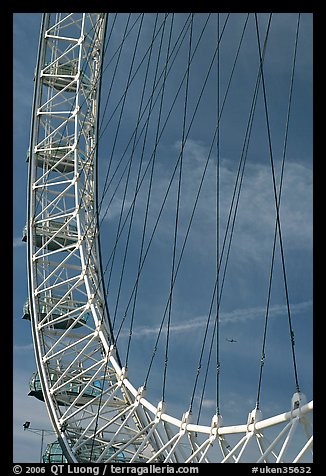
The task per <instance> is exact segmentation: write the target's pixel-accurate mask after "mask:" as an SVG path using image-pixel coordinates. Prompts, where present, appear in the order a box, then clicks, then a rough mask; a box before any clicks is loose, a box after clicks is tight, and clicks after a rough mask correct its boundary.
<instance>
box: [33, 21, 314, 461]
mask: <svg viewBox="0 0 326 476" xmlns="http://www.w3.org/2000/svg"><path fill="white" fill-rule="evenodd" d="M233 15H234V17H235V19H234V21H235V24H234V28H235V33H232V37H233V38H236V41H235V42H234V47H233V50H232V48H231V46H230V45H229V49H227V53H226V55H227V57H228V61H229V63H228V66H227V67H226V69H225V70H224V69H222V60H223V59H225V57H224V56H223V55H224V54H223V53H222V52H223V50H222V47H224V45H225V44H228V43H227V40H226V38H227V37H228V35H231V31H232V29H231V28H230V24H231V21H232V16H233ZM240 17H241V18H240ZM240 17H239V16H237V14H231V15H230V14H223V15H221V16H219V14H154V13H151V14H129V15H127V14H126V15H124V14H107V13H46V14H44V15H43V19H42V25H41V33H40V43H39V51H38V58H37V67H36V70H35V78H34V81H35V89H34V100H33V113H32V122H31V139H30V149H29V157H28V162H29V179H28V206H27V224H26V228H25V230H24V240H25V241H26V242H27V249H28V252H27V257H28V283H29V296H28V302H27V303H26V307H25V310H24V317H25V318H26V319H29V320H30V321H31V327H32V336H33V345H34V351H35V359H36V364H37V371H36V372H35V374H34V375H33V378H32V380H31V384H30V395H33V396H35V397H36V398H38V399H40V400H43V401H44V402H45V405H46V408H47V411H48V414H49V419H50V421H51V424H52V426H53V428H54V430H55V432H56V434H57V438H58V442H56V445H58V444H59V445H60V447H61V448H62V450H63V452H64V456H65V458H66V459H67V461H69V462H77V463H86V462H99V463H101V462H103V463H104V462H120V463H121V462H123V463H151V462H154V463H155V462H159V463H205V462H221V463H231V462H232V463H233V462H235V463H237V462H254V461H255V462H258V463H259V462H276V463H282V462H284V461H291V462H294V463H296V462H302V461H303V462H306V461H312V443H313V436H312V410H313V402H312V401H309V402H307V401H306V398H305V395H304V393H303V391H301V388H300V385H299V377H298V373H299V370H298V368H297V361H296V348H295V341H294V325H293V318H292V315H291V312H290V310H291V309H290V302H289V298H288V294H289V289H288V286H287V281H286V273H285V270H286V268H285V258H286V253H285V251H286V250H284V247H283V235H282V226H281V216H282V201H281V197H282V193H281V192H282V183H283V172H284V177H286V170H285V171H284V159H285V157H286V147H285V146H284V149H283V151H282V153H281V154H279V155H281V156H282V159H283V162H282V163H283V165H282V171H281V175H280V176H281V179H280V180H278V179H276V170H275V169H276V165H275V160H274V157H273V154H272V150H273V148H272V144H273V146H274V143H273V141H272V140H271V136H272V134H273V130H272V129H271V128H270V124H272V122H273V121H272V120H271V118H270V117H269V115H268V114H269V109H268V107H267V106H269V104H268V96H267V91H268V87H269V85H268V81H267V74H268V68H269V65H268V54H269V50H268V48H269V38H270V35H271V25H272V24H273V22H272V21H271V16H268V15H267V16H266V19H265V22H263V21H262V20H261V19H260V18H259V15H256V14H248V15H243V16H242V15H240ZM264 18H265V17H264ZM295 18H296V21H295V23H294V24H293V29H292V30H291V34H292V36H291V38H292V43H291V47H289V50H291V52H292V53H293V56H292V59H293V61H292V62H291V64H290V66H289V71H290V73H289V76H288V78H289V81H288V82H287V83H286V92H287V94H289V93H290V99H291V97H292V90H293V81H294V77H295V75H294V72H295V62H296V61H295V60H296V53H297V43H298V35H299V24H300V21H299V20H300V15H297V16H296V17H295ZM259 21H260V23H259ZM229 28H230V30H229ZM229 31H230V33H229ZM205 35H206V38H207V41H209V42H210V44H211V45H212V46H211V47H210V48H211V49H210V48H207V42H206V43H205V42H204V40H203V38H204V37H205ZM246 41H253V42H255V45H256V47H257V50H256V63H255V65H256V68H255V71H254V72H252V78H253V80H252V82H251V83H250V86H248V89H250V91H251V92H252V95H251V96H250V99H248V100H246V101H247V102H245V101H244V103H243V104H242V103H241V99H240V96H241V95H240V96H239V97H236V99H235V102H232V100H229V92H230V91H232V88H233V81H234V77H235V74H236V71H237V67H238V64H239V63H241V61H244V60H243V59H241V58H242V57H241V52H242V48H245V46H244V45H245V43H246ZM220 48H221V49H220ZM204 53H205V54H206V53H207V55H206V56H205V54H204ZM106 58H109V59H108V61H107V63H105V60H106ZM245 58H247V59H248V57H246V56H245ZM247 59H246V60H245V61H247ZM205 61H206V63H205ZM238 62H239V63H238ZM181 66H182V67H181ZM193 71H197V73H198V71H199V72H202V76H200V75H196V76H193V75H192V74H193ZM223 74H225V78H227V79H225V81H224V82H223V80H222V78H223ZM247 83H248V84H249V82H248V80H247V78H246V77H241V84H242V88H243V90H245V89H246V88H247ZM101 90H102V93H101ZM238 91H239V88H238ZM242 92H243V91H240V93H242ZM104 93H106V94H107V96H106V97H105V96H104ZM214 95H215V96H214ZM228 101H230V102H231V107H230V110H232V111H233V119H231V121H233V125H234V131H233V133H232V135H233V137H231V138H229V139H228V140H229V143H230V147H231V146H234V147H235V144H236V142H237V138H236V135H237V133H236V131H237V130H238V129H239V127H240V126H239V122H238V119H239V116H241V112H240V111H241V110H242V107H243V108H245V107H246V111H247V112H246V117H247V118H248V111H249V119H247V122H245V127H244V129H241V137H242V139H243V137H244V142H243V149H242V152H241V153H240V154H238V158H239V162H238V165H239V168H238V169H235V172H234V174H233V175H232V176H233V177H234V180H233V179H232V180H233V181H232V180H231V178H230V177H231V172H232V170H231V169H232V166H231V165H230V162H229V161H228V160H229V159H225V158H224V163H226V162H227V166H226V167H225V168H224V169H223V170H224V175H223V173H222V171H221V169H222V167H221V164H222V158H221V157H222V156H221V154H220V147H222V144H223V134H224V129H223V128H224V122H223V120H224V117H225V116H226V114H227V112H226V111H227V107H228V104H229V102H228ZM212 103H213V104H212ZM257 104H260V106H257ZM291 104H292V103H291V102H290V101H289V105H287V106H286V107H285V109H284V111H285V114H284V118H285V120H284V127H283V129H282V136H284V133H285V137H286V140H287V137H288V125H289V124H291V118H292V116H291V114H290V112H291V108H290V105H291ZM210 106H213V107H212V110H213V111H212V110H210ZM259 107H260V108H261V117H264V121H265V122H264V124H267V139H266V144H267V145H266V144H265V147H266V149H267V152H266V153H265V152H264V153H263V154H265V155H266V156H267V159H266V160H268V161H269V166H270V167H271V169H270V170H271V182H270V185H271V187H270V195H268V200H267V201H269V199H270V197H271V201H270V202H271V216H272V223H273V226H272V228H271V230H272V233H271V235H270V237H271V240H270V242H269V243H270V247H269V248H268V249H269V255H268V256H269V260H270V259H271V256H272V265H271V268H270V269H271V273H270V277H269V279H267V280H266V286H265V289H266V290H267V291H268V304H267V310H266V315H265V316H262V318H261V320H260V326H261V327H260V330H262V331H263V333H262V338H261V339H260V340H259V339H258V338H257V341H258V340H259V344H257V349H258V348H259V349H260V350H259V352H258V354H257V355H256V356H255V358H256V360H255V361H256V365H257V366H256V370H257V375H258V381H257V378H256V381H257V387H258V391H256V389H254V390H253V393H254V394H255V398H256V400H255V401H254V402H253V404H252V408H251V410H250V411H249V412H248V411H246V406H245V405H244V413H243V417H242V419H241V420H240V421H238V422H236V423H235V422H231V423H230V424H228V423H227V421H225V419H224V417H223V418H222V416H223V399H222V394H223V391H222V387H223V380H222V375H223V365H224V360H223V355H222V353H223V349H224V348H225V347H226V348H227V352H231V350H230V348H232V352H233V349H239V346H238V344H239V341H240V340H241V336H239V335H235V336H234V335H233V336H227V335H224V334H223V329H222V327H221V325H222V321H221V308H222V302H223V298H222V297H223V296H224V294H223V293H227V292H228V290H227V289H228V288H227V285H226V284H225V283H226V279H225V278H227V272H226V271H227V266H228V265H229V262H228V259H229V256H230V255H231V253H232V246H233V243H234V237H233V235H234V234H235V233H236V223H237V221H236V219H238V218H237V217H238V206H239V203H240V195H241V194H242V195H241V197H242V196H243V195H244V196H246V190H247V191H248V190H249V189H250V187H249V188H248V189H245V188H242V187H245V185H243V184H244V181H243V177H244V173H245V167H247V169H248V167H250V165H248V164H247V165H246V159H247V155H248V149H249V143H250V134H251V131H252V130H253V124H254V120H255V118H256V116H255V111H256V109H257V110H258V108H259ZM199 111H201V113H200V112H199ZM105 113H106V114H108V115H109V116H105ZM257 114H258V112H257ZM108 117H109V118H108ZM266 119H267V120H266ZM269 119H270V121H269ZM258 120H260V119H258ZM265 127H266V126H265ZM194 131H196V132H194ZM105 133H106V134H107V136H105V135H104V134H105ZM168 134H171V136H173V138H172V139H171V142H170V145H168V144H167V142H164V137H165V138H166V136H167V135H168ZM105 137H109V139H105ZM273 139H274V137H273ZM105 140H110V142H109V143H106V144H105V145H104V146H103V147H105V149H104V148H103V149H101V141H103V142H105ZM259 140H260V139H258V140H257V141H258V142H259ZM205 141H206V143H205ZM171 144H172V145H171ZM207 144H208V145H207ZM231 148H232V147H231ZM105 150H106V151H109V152H106V154H107V155H108V156H109V157H106V156H105ZM254 153H255V152H254V151H253V154H254ZM104 164H105V165H104ZM104 166H105V167H106V168H104ZM252 170H254V166H252ZM255 170H256V169H255ZM260 170H261V169H260ZM264 170H265V169H264ZM187 173H188V175H187ZM255 177H256V179H257V180H258V179H259V177H260V179H261V175H260V176H259V177H258V175H256V176H255ZM156 178H157V180H156ZM224 179H226V181H229V182H230V183H231V182H232V183H233V192H232V193H231V192H227V193H226V195H227V199H228V201H227V202H223V203H222V201H223V198H222V193H223V191H224V189H223V180H224ZM155 180H156V181H155ZM196 180H197V181H196ZM284 180H285V178H284ZM212 183H213V184H215V185H214V186H215V189H213V190H212V188H210V187H209V185H210V184H212ZM257 183H258V182H257ZM100 190H102V191H103V193H102V194H101V193H100ZM228 193H229V195H228ZM248 193H249V192H248ZM172 195H173V197H174V200H173V199H172V198H171V197H172ZM212 197H213V198H212ZM200 200H202V203H204V204H205V208H204V207H203V208H202V209H201V213H200V214H198V213H197V209H198V208H199V206H200V205H198V204H199V203H200ZM224 203H227V204H228V205H227V206H225V207H224V208H223V209H222V204H223V206H224ZM183 204H186V205H187V206H186V205H184V208H182V205H183ZM215 205H216V206H215ZM197 207H198V208H197ZM171 209H173V210H174V214H173V217H172V218H170V217H169V218H167V216H168V215H169V214H168V212H167V211H166V210H171ZM225 209H227V210H228V211H229V215H227V214H224V210H225ZM139 211H140V212H139ZM137 212H139V214H138V215H137ZM239 213H240V212H239ZM205 214H206V215H205ZM204 215H205V216H204ZM164 216H166V220H165V221H164ZM197 217H200V218H201V219H200V220H199V218H198V224H199V226H198V228H197V230H196V229H195V228H193V227H194V226H195V225H194V223H195V222H196V219H197ZM204 218H205V219H206V218H207V221H206V222H204V221H203V219H204ZM211 222H214V223H213V225H212V226H213V227H214V233H215V243H213V244H212V243H211V242H210V240H209V239H208V231H207V228H206V225H207V224H208V223H211ZM162 223H163V224H162ZM220 223H221V225H219V224H220ZM105 224H107V225H108V229H109V231H107V232H105V231H104V225H105ZM223 224H224V225H223ZM222 225H223V226H224V228H223V226H222ZM263 226H264V225H263ZM193 230H195V231H193ZM233 232H234V233H233ZM105 233H107V234H105ZM168 235H169V236H170V237H172V238H171V241H169V244H168V245H167V240H168V239H167V236H168ZM191 240H193V241H192V242H191ZM191 243H192V244H191ZM199 243H200V244H201V245H202V247H203V248H204V250H202V251H200V252H198V254H197V253H196V252H194V250H195V249H198V248H199ZM277 244H278V245H277ZM276 245H277V246H276ZM196 246H197V248H196ZM209 247H212V250H213V254H212V255H211V257H210V258H208V259H207V257H206V255H205V257H204V259H203V261H202V262H200V259H199V258H200V257H201V255H203V254H205V253H204V251H207V250H206V249H205V248H209ZM167 248H168V250H167ZM188 250H189V254H188V256H190V257H191V260H189V261H183V260H184V256H186V255H187V252H188ZM275 250H276V251H275ZM277 250H279V255H280V261H279V267H280V270H281V271H284V273H283V274H282V275H281V278H280V281H281V283H282V286H283V285H284V287H285V297H286V310H287V319H286V327H285V329H286V332H284V334H286V339H287V341H288V349H289V352H288V354H289V359H288V360H289V362H288V363H285V362H284V366H283V364H282V371H283V369H284V368H285V367H286V366H288V367H289V368H290V371H289V372H290V374H291V375H292V378H293V392H292V394H290V395H288V406H286V407H285V408H284V409H283V411H278V412H275V413H274V414H272V415H269V416H268V417H265V416H264V405H263V401H262V400H263V398H262V397H261V393H262V392H261V389H262V388H263V385H264V375H265V374H264V372H265V367H266V368H267V366H268V357H269V355H270V350H269V348H268V345H267V342H268V329H269V326H270V314H271V312H272V311H271V308H269V307H268V306H269V303H270V295H271V288H272V281H273V279H272V278H273V276H274V275H273V269H274V268H275V267H276V264H275V254H276V252H277ZM154 259H156V263H157V264H156V265H155V267H153V268H152V270H153V271H150V267H146V266H147V263H148V262H151V260H154ZM189 262H191V264H192V265H193V266H194V267H193V268H191V267H190V265H189ZM208 262H210V264H211V266H212V269H213V271H212V275H211V276H210V283H211V285H210V288H209V289H205V288H207V285H206V281H205V283H204V277H203V276H204V272H205V271H204V270H205V269H207V263H208ZM184 263H185V264H184ZM183 265H184V266H183ZM182 266H183V268H182ZM180 275H181V278H180ZM187 279H188V280H189V281H191V282H192V283H194V287H193V288H191V293H193V296H188V297H187V298H184V292H185V289H184V288H186V287H187V288H188V291H189V285H187V284H185V283H187ZM179 284H180V288H179V289H178V287H177V286H178V285H179ZM163 288H164V289H165V291H164V292H163V291H162V289H163ZM197 291H198V292H197ZM200 294H201V295H204V296H205V300H206V301H205V302H206V311H205V312H206V316H205V319H201V320H199V318H198V319H197V320H196V319H195V318H193V315H191V309H192V308H193V309H195V306H197V304H198V303H199V301H200V298H199V297H198V296H199V295H200ZM175 296H177V297H175ZM265 296H266V294H265ZM145 297H147V298H148V303H146V300H145ZM143 298H144V300H142V299H143ZM183 299H186V301H182V300H183ZM181 301H182V305H181V304H180V302H181ZM207 302H208V305H207ZM178 305H179V306H180V308H179V309H182V310H183V317H185V316H186V317H185V318H184V319H183V320H180V319H177V318H176V317H174V314H173V313H174V310H175V309H176V307H177V306H178ZM146 306H147V307H146ZM196 312H200V311H199V309H197V308H196ZM202 312H203V313H204V311H202ZM187 313H188V314H187ZM162 314H163V317H162ZM180 315H181V314H180ZM187 315H189V316H190V317H189V318H187ZM137 316H139V317H137ZM137 319H138V321H137ZM181 321H182V322H181ZM203 322H204V323H205V324H204V325H203ZM137 323H138V324H139V325H138V327H137ZM190 325H192V326H193V328H195V327H196V326H197V325H198V332H197V335H196V337H195V338H192V340H191V342H190V341H189V340H188V339H187V337H186V338H185V340H186V342H185V343H183V344H181V343H180V339H179V336H180V335H181V334H182V332H184V330H185V329H186V328H187V326H188V327H189V326H190ZM174 332H176V334H174ZM282 332H283V331H282ZM175 335H176V337H174V336H175ZM259 335H260V334H259ZM147 336H151V338H152V340H151V341H150V342H149V341H148V340H147ZM282 338H283V337H282ZM284 339H285V338H284ZM187 340H188V342H187ZM254 341H255V336H252V345H253V346H254V345H255V343H254ZM260 344H261V345H260ZM259 345H260V347H259ZM183 346H184V347H183ZM237 346H238V347H237ZM235 352H237V350H236V351H235ZM276 352H277V350H276ZM253 353H254V352H253ZM288 354H287V355H288ZM140 357H142V358H143V360H140ZM191 359H193V360H191ZM177 361H181V362H182V364H183V367H184V370H180V369H178V370H176V369H174V367H175V366H176V365H177ZM140 362H142V363H140ZM156 362H158V363H157V366H156V367H155V365H156ZM205 366H206V367H205ZM174 370H175V373H176V378H177V380H178V384H175V386H172V388H170V389H168V383H167V382H168V380H169V376H170V375H171V374H172V373H173V372H174ZM287 375H288V374H287ZM189 376H191V377H189ZM241 377H242V378H243V379H244V380H246V375H242V376H239V377H238V378H239V379H241ZM189 378H191V384H189V387H188V388H186V384H185V383H184V382H185V381H186V379H189ZM286 378H288V377H287V376H286ZM170 380H172V377H170ZM209 387H212V388H213V390H212V391H213V394H214V397H206V395H207V394H206V393H205V392H208V391H209V390H208V389H209ZM161 389H162V391H161ZM183 389H184V393H185V394H186V393H187V395H185V400H184V401H185V402H188V403H184V402H183V403H182V404H180V406H177V405H176V404H174V402H173V399H175V401H177V400H178V398H179V397H177V396H176V394H177V393H178V395H180V394H182V393H183ZM240 397H241V395H240ZM169 398H170V400H171V402H170V401H169ZM205 398H206V400H205ZM209 398H213V400H214V402H215V403H214V404H213V406H212V408H213V410H212V412H211V414H210V415H209V412H208V411H207V408H206V409H205V401H206V403H207V402H208V401H210V400H209ZM182 405H183V407H182ZM174 407H175V409H174ZM171 409H172V411H171Z"/></svg>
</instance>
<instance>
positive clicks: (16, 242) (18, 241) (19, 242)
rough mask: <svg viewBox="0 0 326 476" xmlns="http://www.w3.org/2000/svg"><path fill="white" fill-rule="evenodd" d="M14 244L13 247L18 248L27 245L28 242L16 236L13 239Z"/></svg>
mask: <svg viewBox="0 0 326 476" xmlns="http://www.w3.org/2000/svg"><path fill="white" fill-rule="evenodd" d="M12 246H13V248H18V247H20V246H26V243H24V241H22V239H21V237H19V238H18V237H16V238H14V239H13V241H12Z"/></svg>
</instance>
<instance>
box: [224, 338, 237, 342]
mask: <svg viewBox="0 0 326 476" xmlns="http://www.w3.org/2000/svg"><path fill="white" fill-rule="evenodd" d="M225 340H227V341H228V342H238V341H236V340H235V339H228V338H226V339H225Z"/></svg>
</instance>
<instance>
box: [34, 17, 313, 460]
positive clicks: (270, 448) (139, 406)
mask: <svg viewBox="0 0 326 476" xmlns="http://www.w3.org/2000/svg"><path fill="white" fill-rule="evenodd" d="M106 20H107V14H104V13H102V14H100V13H69V14H44V17H43V22H42V28H41V35H40V47H39V56H38V66H37V69H36V75H35V93H34V105H33V117H32V127H31V142H30V157H29V184H28V210H27V242H28V253H27V255H28V282H29V302H30V314H31V322H32V334H33V342H34V349H35V356H36V362H37V369H38V375H39V378H40V384H41V388H42V394H43V398H44V401H45V403H46V407H47V410H48V413H49V417H50V420H51V422H52V425H53V427H54V429H55V431H56V432H57V435H58V438H59V441H60V444H61V446H62V447H63V449H64V452H65V456H66V457H67V459H68V461H71V462H86V461H90V460H92V461H96V462H108V461H119V462H121V461H125V462H172V463H173V462H183V463H190V462H193V463H197V462H199V463H200V462H210V461H213V462H215V461H217V462H241V461H246V458H247V456H246V455H247V451H248V449H249V448H250V447H251V446H252V445H251V443H250V441H256V442H257V451H258V453H257V455H256V456H255V459H256V460H257V462H260V461H264V462H283V461H287V457H288V456H287V453H286V452H287V450H289V449H290V448H291V445H292V443H293V441H294V439H295V438H294V434H295V433H298V432H299V428H303V429H304V432H305V438H304V441H303V442H301V443H300V445H299V448H298V449H297V450H296V451H295V452H294V453H293V454H291V455H290V460H291V461H293V462H300V461H302V460H303V459H304V458H307V457H308V455H310V451H311V449H312V431H311V422H310V421H309V415H310V414H311V412H312V409H313V403H312V402H309V403H307V404H306V403H305V401H304V396H303V395H302V394H299V393H298V394H295V395H294V396H293V398H292V403H291V406H290V410H289V411H287V412H285V413H283V414H280V415H277V416H274V417H272V418H268V419H266V420H263V419H262V415H261V413H260V411H259V410H257V409H255V410H253V412H251V413H250V414H249V417H248V421H247V422H246V423H245V424H242V425H236V426H223V425H222V418H221V416H217V415H214V416H213V418H212V422H211V425H210V426H203V425H196V424H192V423H191V415H190V414H189V412H186V413H185V414H184V415H183V417H182V418H181V419H177V418H175V417H172V416H170V415H169V414H168V413H166V412H165V405H164V403H163V402H159V403H158V404H157V406H155V405H153V404H152V403H150V402H149V401H148V400H146V398H145V390H144V388H142V387H141V388H139V389H136V388H134V386H133V385H132V384H131V382H130V381H129V379H128V378H127V372H126V369H125V368H122V367H121V364H120V362H119V358H118V356H117V354H116V350H115V347H114V342H113V338H112V334H111V331H110V322H109V318H108V317H107V315H106V312H105V298H104V293H103V292H102V288H101V284H102V283H101V270H100V266H101V264H100V259H99V251H98V242H97V234H98V227H97V216H96V193H95V187H96V177H95V174H96V147H97V146H96V143H97V142H96V141H97V117H98V105H99V91H100V76H101V62H102V56H103V45H104V36H105V24H106ZM40 230H41V232H40ZM51 300H52V301H51ZM69 300H70V301H69ZM68 301H69V302H73V303H77V302H78V307H77V308H76V306H75V307H70V308H69V310H67V312H66V313H62V312H61V313H60V315H59V317H58V310H60V305H62V306H63V305H64V304H65V305H66V304H67V302H68ZM51 302H52V303H53V302H54V303H55V304H54V305H52V306H50V305H49V304H48V308H47V312H44V306H46V304H44V303H51ZM41 310H42V312H41ZM56 310H57V312H55V311H56ZM86 314H88V315H89V314H91V316H92V318H90V319H83V317H85V316H86ZM60 323H61V326H60ZM64 323H65V325H62V324H64ZM99 387H100V388H101V389H102V391H100V389H99ZM274 427H277V428H278V429H277V431H276V432H275V431H274V433H273V434H272V436H266V434H267V433H268V431H269V430H270V429H271V428H274ZM279 427H280V428H279ZM230 437H232V438H236V441H235V442H232V446H231V445H230V444H229V443H228V441H227V438H228V439H229V438H230ZM300 441H301V440H300ZM251 451H252V449H251Z"/></svg>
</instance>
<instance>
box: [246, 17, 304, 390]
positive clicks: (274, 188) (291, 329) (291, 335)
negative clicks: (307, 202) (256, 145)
mask: <svg viewBox="0 0 326 476" xmlns="http://www.w3.org/2000/svg"><path fill="white" fill-rule="evenodd" d="M255 23H256V32H257V42H258V50H259V59H260V69H261V77H262V88H263V97H264V109H265V116H266V126H267V134H268V145H269V156H270V162H271V171H272V178H273V192H274V200H275V208H276V225H277V228H278V237H279V242H280V250H281V260H282V270H283V279H284V290H285V297H286V307H287V315H288V325H289V333H290V340H291V350H292V362H293V371H294V379H295V387H296V391H297V392H300V388H299V380H298V372H297V365H296V356H295V349H294V345H295V344H294V331H293V327H292V319H291V312H290V301H289V292H288V285H287V278H286V270H285V257H284V248H283V239H282V231H281V222H280V213H279V200H278V196H277V189H276V178H275V169H274V158H273V150H272V140H271V131H270V124H269V116H268V107H267V95H266V87H265V79H264V71H263V64H262V56H261V47H260V40H259V28H258V19H257V14H256V13H255Z"/></svg>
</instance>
